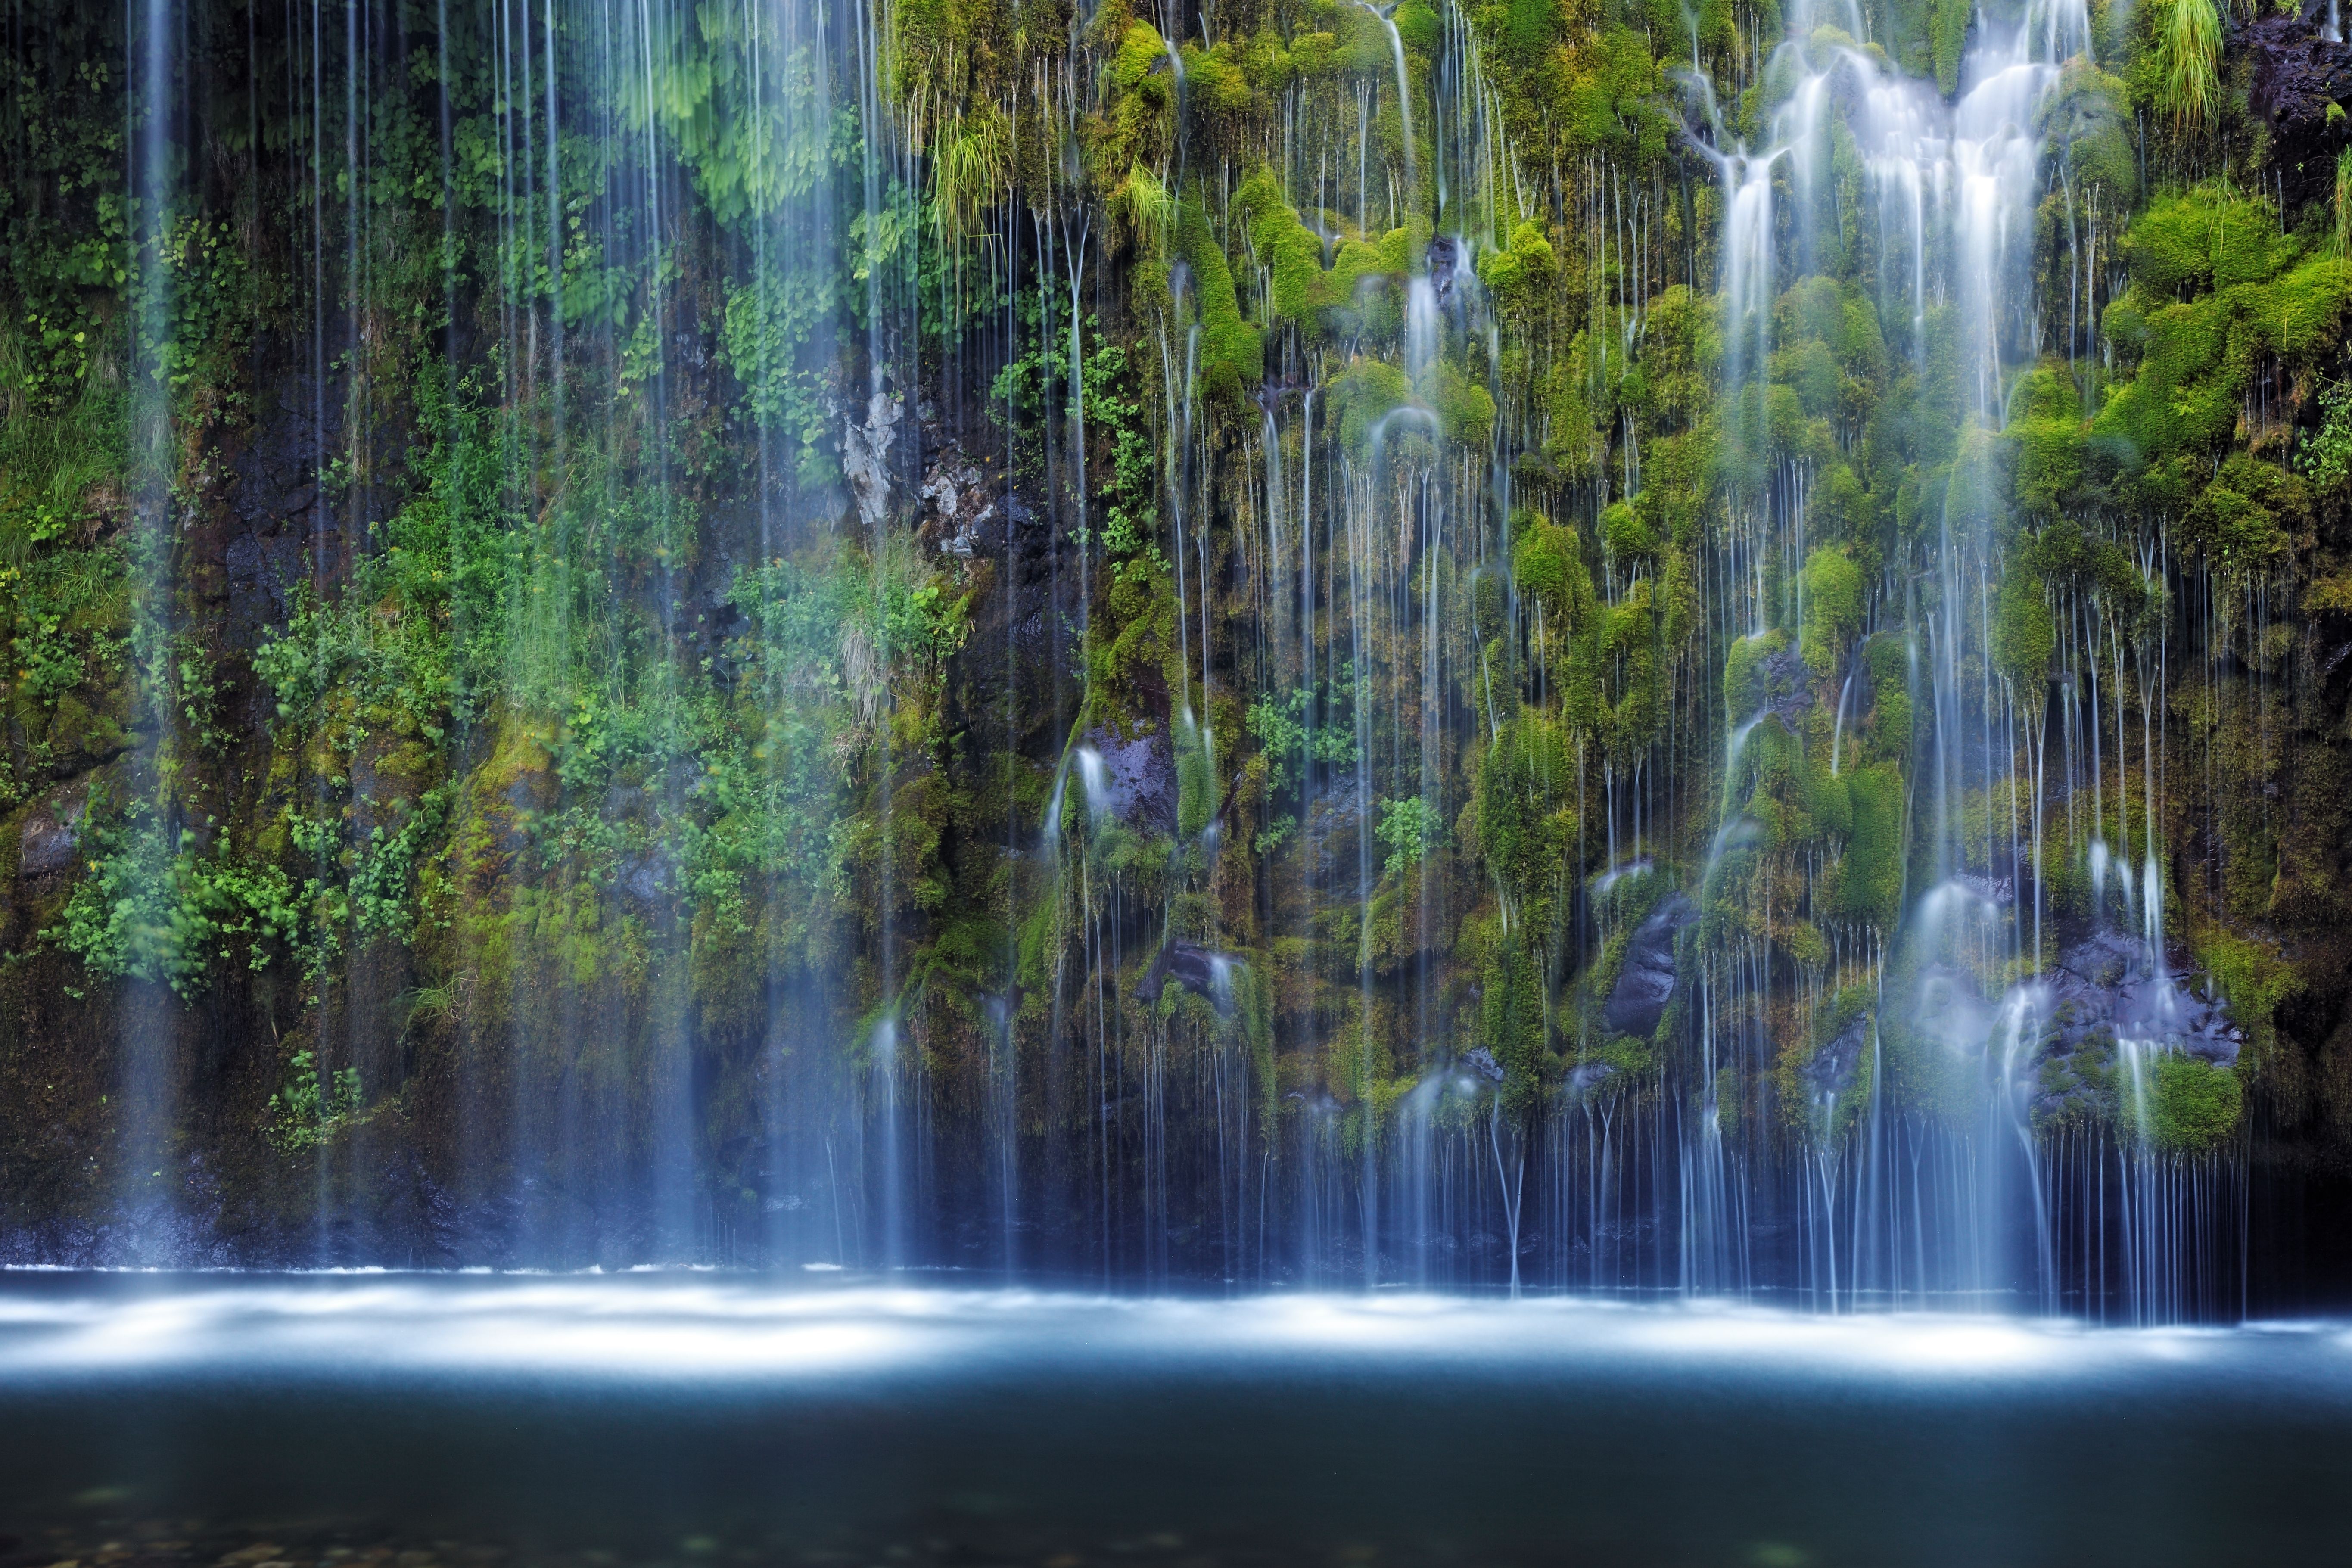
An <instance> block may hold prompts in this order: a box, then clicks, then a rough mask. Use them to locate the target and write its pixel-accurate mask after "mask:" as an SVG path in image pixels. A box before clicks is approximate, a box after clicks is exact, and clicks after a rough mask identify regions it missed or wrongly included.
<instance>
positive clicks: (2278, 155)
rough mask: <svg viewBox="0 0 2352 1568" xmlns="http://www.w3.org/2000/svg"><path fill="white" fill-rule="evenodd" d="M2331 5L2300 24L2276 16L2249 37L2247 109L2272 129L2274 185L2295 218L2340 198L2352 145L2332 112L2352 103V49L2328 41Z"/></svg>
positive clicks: (2315, 9) (2312, 8)
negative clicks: (2340, 160)
mask: <svg viewBox="0 0 2352 1568" xmlns="http://www.w3.org/2000/svg"><path fill="white" fill-rule="evenodd" d="M2326 16H2327V4H2326V0H2313V3H2312V4H2307V5H2305V6H2304V7H2303V11H2302V14H2301V15H2299V16H2264V17H2263V18H2262V19H2261V20H2259V21H2257V22H2254V23H2252V25H2251V26H2248V27H2247V28H2246V29H2245V31H2244V33H2243V35H2242V37H2243V40H2244V46H2245V51H2246V55H2247V58H2248V59H2249V60H2250V61H2251V62H2252V90H2251V91H2250V93H2249V94H2248V100H2247V101H2248V106H2249V107H2250V108H2252V110H2253V111H2254V113H2256V114H2257V115H2259V116H2261V117H2262V120H2263V124H2264V125H2266V126H2267V127H2269V129H2270V137H2269V142H2268V152H2269V154H2270V166H2271V169H2272V171H2273V178H2274V179H2275V180H2276V181H2277V182H2278V183H2279V184H2282V185H2283V186H2284V195H2285V199H2286V202H2287V205H2288V207H2289V208H2290V210H2292V209H2293V208H2294V207H2299V206H2301V205H2304V204H2305V202H2313V201H2324V200H2326V199H2327V198H2328V197H2329V196H2330V195H2333V192H2334V186H2335V179H2336V153H2338V152H2339V151H2341V150H2342V149H2343V148H2344V147H2345V146H2346V145H2347V142H2352V121H2347V119H2346V117H2345V116H2344V115H2343V114H2341V113H2337V114H2336V115H2333V116H2331V115H2330V114H2329V112H2328V110H2330V109H2331V108H2332V107H2334V106H2336V105H2339V104H2343V103H2346V102H2347V101H2352V46H2347V45H2346V44H2343V43H2331V42H2329V41H2328V40H2327V39H2326V38H2325V37H2322V36H2321V24H2322V23H2323V22H2325V20H2326Z"/></svg>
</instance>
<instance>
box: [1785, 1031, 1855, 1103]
mask: <svg viewBox="0 0 2352 1568" xmlns="http://www.w3.org/2000/svg"><path fill="white" fill-rule="evenodd" d="M1871 1022H1872V1016H1871V1014H1870V1013H1869V1012H1868V1011H1867V1010H1865V1011H1863V1012H1860V1013H1857V1014H1855V1015H1854V1016H1853V1021H1852V1022H1850V1023H1849V1024H1847V1025H1846V1026H1845V1027H1844V1028H1843V1029H1840V1030H1839V1031H1838V1032H1837V1035H1836V1037H1834V1038H1832V1039H1831V1040H1829V1041H1828V1042H1826V1043H1825V1044H1823V1045H1822V1048H1821V1049H1819V1050H1817V1051H1815V1052H1814V1053H1813V1056H1812V1059H1811V1061H1809V1062H1807V1063H1806V1064H1805V1065H1804V1067H1803V1068H1801V1069H1800V1070H1799V1072H1798V1074H1797V1076H1798V1077H1799V1078H1800V1079H1803V1080H1804V1085H1805V1090H1806V1093H1807V1094H1808V1096H1809V1097H1811V1099H1813V1100H1833V1099H1835V1098H1837V1097H1838V1096H1839V1095H1842V1094H1843V1093H1844V1092H1845V1091H1846V1090H1847V1089H1852V1088H1853V1080H1854V1079H1855V1077H1856V1076H1857V1075H1858V1074H1859V1073H1860V1072H1861V1070H1862V1058H1863V1053H1864V1052H1865V1051H1867V1050H1869V1049H1870V1029H1871Z"/></svg>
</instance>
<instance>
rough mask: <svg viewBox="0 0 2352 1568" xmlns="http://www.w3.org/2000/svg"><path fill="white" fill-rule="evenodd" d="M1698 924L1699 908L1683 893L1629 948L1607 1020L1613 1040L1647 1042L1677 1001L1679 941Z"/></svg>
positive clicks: (1648, 921)
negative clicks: (1618, 1037) (1617, 1037)
mask: <svg viewBox="0 0 2352 1568" xmlns="http://www.w3.org/2000/svg"><path fill="white" fill-rule="evenodd" d="M1696 919H1698V906H1696V904H1694V903H1692V902H1691V901H1690V900H1688V899H1686V898H1685V897H1684V896H1683V895H1682V894H1680V893H1669V894H1668V895H1666V897H1665V898H1664V899H1662V900H1659V903H1658V907H1657V908H1656V909H1654V910H1651V911H1650V913H1649V915H1648V916H1647V917H1646V918H1645V919H1644V920H1643V921H1642V923H1641V924H1640V925H1638V926H1636V927H1634V928H1633V938H1632V940H1630V941H1629V942H1626V944H1625V961H1624V963H1623V965H1622V967H1621V968H1619V970H1618V971H1617V984H1615V985H1613V986H1612V987H1611V988H1610V991H1609V1000H1608V1001H1607V1002H1606V1003H1604V1004H1602V1005H1601V1019H1602V1021H1603V1022H1604V1023H1606V1024H1607V1025H1608V1026H1609V1032H1610V1033H1611V1034H1612V1035H1635V1036H1640V1037H1644V1038H1646V1037H1648V1036H1650V1035H1651V1034H1653V1033H1654V1032H1655V1030H1656V1029H1657V1026H1658V1020H1659V1019H1661V1018H1663V1017H1664V1016H1666V1008H1667V1005H1669V1004H1671V1003H1672V1002H1673V1001H1674V996H1675V937H1676V936H1677V935H1679V934H1680V933H1681V931H1682V929H1683V928H1684V927H1685V926H1686V925H1688V924H1690V923H1691V922H1692V921H1695V920H1696Z"/></svg>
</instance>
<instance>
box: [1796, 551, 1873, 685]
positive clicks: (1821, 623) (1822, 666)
mask: <svg viewBox="0 0 2352 1568" xmlns="http://www.w3.org/2000/svg"><path fill="white" fill-rule="evenodd" d="M1862 586H1863V584H1862V568H1861V567H1859V566H1857V565H1855V564H1854V563H1853V560H1852V559H1851V558H1850V557H1848V556H1847V554H1846V552H1844V551H1843V550H1837V549H1833V548H1832V547H1831V546H1829V545H1826V544H1825V545H1823V546H1822V547H1821V548H1820V549H1818V550H1816V551H1814V552H1812V554H1811V555H1810V556H1808V557H1806V560H1805V641H1804V652H1805V664H1806V666H1807V667H1808V668H1811V670H1812V672H1813V673H1814V674H1815V675H1816V676H1825V675H1828V674H1829V673H1831V672H1832V670H1834V669H1835V668H1837V662H1838V660H1839V658H1841V657H1842V656H1843V654H1844V652H1845V647H1846V645H1847V644H1848V643H1850V642H1852V641H1853V636H1854V634H1855V633H1856V632H1858V631H1860V630H1861V629H1862Z"/></svg>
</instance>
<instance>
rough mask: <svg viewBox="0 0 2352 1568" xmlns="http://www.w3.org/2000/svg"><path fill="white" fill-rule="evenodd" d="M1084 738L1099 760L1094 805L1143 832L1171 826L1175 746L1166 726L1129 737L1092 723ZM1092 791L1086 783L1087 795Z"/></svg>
mask: <svg viewBox="0 0 2352 1568" xmlns="http://www.w3.org/2000/svg"><path fill="white" fill-rule="evenodd" d="M1086 743H1087V747H1088V748H1090V749H1091V750H1092V751H1093V752H1094V753H1095V755H1096V756H1097V757H1098V758H1100V759H1101V767H1102V773H1101V777H1100V784H1101V789H1102V797H1101V802H1100V804H1101V806H1102V808H1103V810H1105V811H1106V812H1107V813H1108V815H1109V816H1110V817H1111V818H1112V820H1114V821H1117V822H1120V823H1123V824H1125V825H1126V826H1129V827H1133V828H1138V829H1140V830H1142V831H1145V832H1158V833H1173V832H1175V831H1176V746H1175V742H1173V741H1172V740H1171V738H1170V736H1169V732H1168V726H1167V725H1165V724H1155V725H1153V726H1152V727H1151V729H1150V731H1146V732H1145V733H1143V734H1140V735H1138V736H1135V737H1134V738H1133V739H1129V738H1127V737H1125V736H1122V735H1121V734H1120V733H1119V732H1118V731H1116V730H1113V729H1109V728H1107V727H1103V726H1099V725H1098V726H1097V727H1096V728H1094V729H1092V730H1089V731H1087V733H1086ZM1092 792H1093V786H1092V784H1089V785H1088V794H1089V796H1090V797H1091V795H1092ZM1089 803H1090V804H1092V801H1091V798H1090V802H1089Z"/></svg>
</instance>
